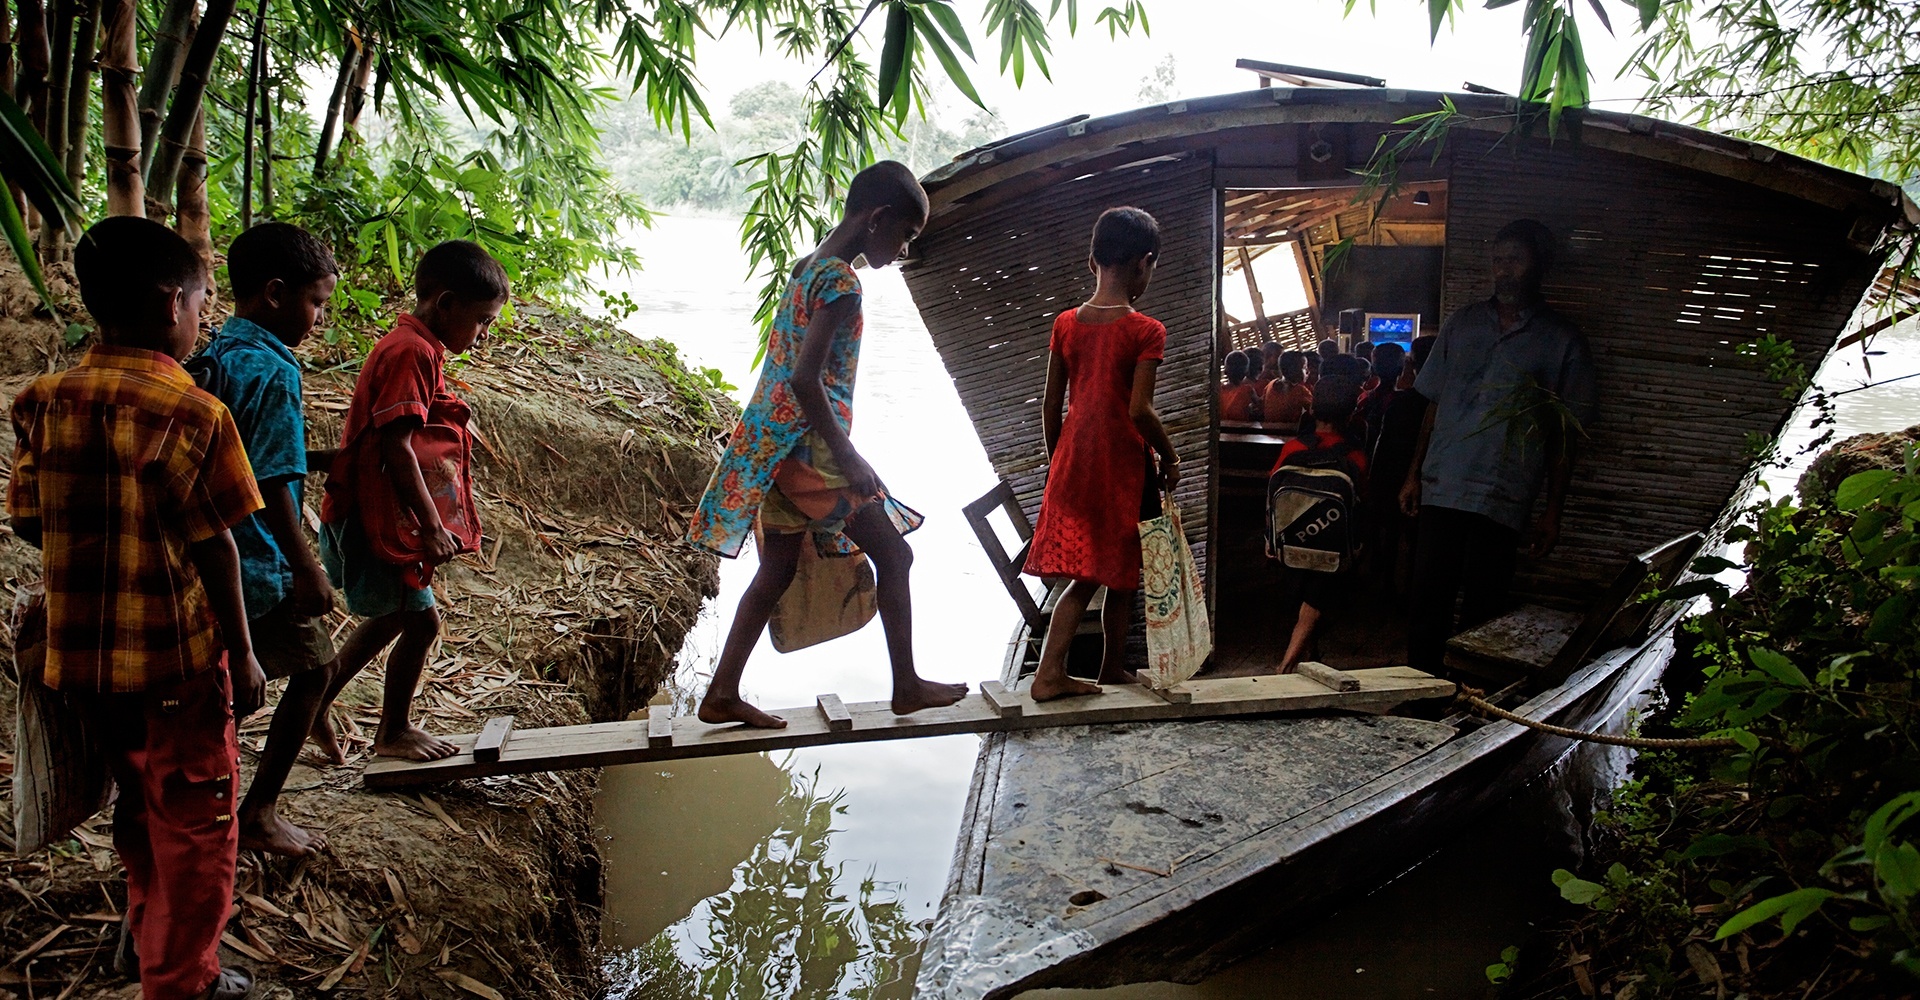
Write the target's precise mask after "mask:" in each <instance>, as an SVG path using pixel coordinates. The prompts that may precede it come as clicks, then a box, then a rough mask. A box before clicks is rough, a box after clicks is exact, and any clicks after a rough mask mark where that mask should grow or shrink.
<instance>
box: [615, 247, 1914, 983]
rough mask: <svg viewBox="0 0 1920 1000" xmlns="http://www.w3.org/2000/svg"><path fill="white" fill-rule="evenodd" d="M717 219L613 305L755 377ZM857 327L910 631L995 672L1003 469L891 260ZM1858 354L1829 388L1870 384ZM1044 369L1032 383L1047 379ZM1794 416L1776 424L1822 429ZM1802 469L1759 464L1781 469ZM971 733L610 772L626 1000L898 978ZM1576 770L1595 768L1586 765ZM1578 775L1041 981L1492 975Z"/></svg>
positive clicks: (691, 668) (938, 657) (940, 882)
mask: <svg viewBox="0 0 1920 1000" xmlns="http://www.w3.org/2000/svg"><path fill="white" fill-rule="evenodd" d="M735 233H736V227H735V223H734V221H733V220H729V219H703V218H666V219H662V220H661V221H660V222H659V224H658V226H657V227H656V228H655V229H653V230H652V231H643V232H640V233H637V234H636V235H635V238H634V243H635V246H636V248H637V250H638V251H639V253H640V254H641V256H642V257H643V258H644V259H645V260H646V261H647V268H646V270H645V271H643V272H640V273H637V274H634V275H630V276H616V277H614V278H612V279H610V280H609V282H608V283H607V287H608V288H609V289H612V290H625V291H627V292H628V293H629V294H630V295H632V297H633V299H634V300H635V301H636V302H637V303H639V304H640V311H639V312H638V313H636V314H635V315H634V316H632V317H631V318H629V319H628V320H627V321H626V323H625V325H626V326H627V328H628V329H630V330H632V331H633V332H634V333H636V334H638V335H641V336H647V337H661V338H665V339H667V340H670V341H672V342H673V343H675V344H676V345H678V347H679V349H680V351H681V354H682V356H683V357H684V358H686V359H687V360H688V361H689V362H691V363H693V364H695V365H698V366H704V367H712V368H717V369H719V370H720V371H721V372H723V373H724V374H725V376H726V378H727V380H728V381H730V382H731V383H733V384H734V385H736V386H739V387H740V389H739V390H738V392H737V393H736V395H737V396H738V397H739V398H742V399H744V398H745V396H746V394H747V392H748V391H749V390H750V389H751V386H752V383H753V375H754V371H753V369H752V360H753V355H754V328H753V324H752V321H751V316H752V313H753V309H754V293H755V287H754V286H753V285H751V284H749V283H747V282H745V281H743V280H741V278H740V275H741V274H742V273H743V262H744V257H743V255H742V254H741V252H740V250H739V245H738V240H737V237H736V235H735ZM862 279H863V281H864V283H865V289H866V312H867V337H866V342H865V345H864V348H863V353H862V356H861V371H860V383H859V391H858V396H857V398H856V405H855V414H856V418H855V425H854V440H855V442H856V443H857V444H858V445H859V447H860V449H861V451H862V453H863V454H865V455H866V456H867V457H868V459H869V460H870V461H872V462H873V464H874V466H875V467H876V468H877V469H878V470H879V471H880V473H881V475H882V476H883V477H884V478H885V479H886V481H887V483H888V485H889V487H890V489H891V490H892V492H893V493H894V494H895V495H896V496H899V497H900V498H901V499H903V500H904V501H905V502H906V503H908V504H909V505H911V506H913V507H915V508H916V509H918V510H920V511H922V512H923V513H926V514H927V515H928V519H927V524H926V526H925V527H924V528H922V529H921V530H920V531H919V532H918V533H916V534H915V535H913V536H912V539H911V540H912V542H913V545H914V550H915V553H916V556H917V560H916V563H915V566H914V573H915V581H916V582H915V600H916V607H915V611H916V615H917V618H916V622H915V632H916V648H917V650H918V655H919V656H920V658H921V671H922V673H924V674H926V675H929V676H933V677H937V678H941V679H948V680H966V681H973V682H977V681H980V680H984V679H987V678H989V677H993V676H996V675H997V673H998V671H999V664H1000V660H1001V655H1002V651H1003V649H1004V645H1005V642H1006V640H1007V638H1008V635H1009V634H1010V632H1011V630H1012V628H1013V623H1014V615H1013V609H1012V605H1011V602H1009V601H1008V599H1007V598H1006V596H1005V594H1004V592H1003V591H1002V590H1001V589H1000V587H999V585H998V583H997V582H996V581H995V580H994V579H993V577H992V575H991V572H990V571H989V570H988V568H987V564H986V560H985V558H984V557H983V556H982V555H981V553H980V551H979V546H978V543H977V542H976V541H975V540H974V539H973V537H972V533H971V532H970V531H969V530H968V529H967V527H966V524H965V522H964V521H963V520H962V519H961V517H960V506H961V505H962V504H964V503H966V502H967V501H969V500H971V499H973V498H974V497H977V496H979V495H980V494H982V493H984V492H985V491H986V490H987V489H988V488H990V487H991V486H992V485H993V482H994V477H993V475H992V472H991V469H990V468H989V466H988V464H987V460H986V456H985V454H984V453H983V452H982V451H981V448H980V445H979V443H978V441H977V440H976V439H975V438H974V436H973V433H972V429H971V427H970V425H969V424H968V422H967V419H966V415H965V412H964V411H963V410H962V409H961V407H960V403H959V400H958V398H957V397H956V396H955V394H954V391H953V387H952V384H951V382H949V381H948V379H947V378H946V375H945V373H944V371H943V370H942V368H941V365H940V360H939V357H938V355H937V354H935V352H934V350H933V345H932V342H931V340H930V339H929V338H928V336H927V333H926V330H925V328H924V327H923V326H922V325H921V323H920V320H919V317H918V314H917V313H916V311H915V310H914V308H913V303H912V300H911V298H910V297H909V296H908V294H907V291H906V287H905V284H904V283H903V282H902V280H901V278H900V276H899V274H898V272H896V271H892V270H888V271H882V272H873V271H864V272H862ZM1875 348H1876V349H1877V350H1880V351H1883V352H1885V353H1883V354H1881V355H1879V356H1875V357H1871V358H1868V359H1864V361H1865V364H1870V365H1871V368H1872V372H1871V375H1872V376H1873V377H1879V378H1886V377H1888V376H1892V375H1903V374H1907V373H1909V372H1920V334H1916V333H1915V332H1914V331H1913V330H1912V329H1911V328H1910V327H1909V328H1906V329H1902V330H1897V331H1895V332H1894V333H1893V334H1891V335H1888V336H1883V337H1882V338H1880V340H1879V341H1878V342H1877V343H1876V345H1875ZM1865 364H1863V359H1862V357H1861V356H1860V354H1859V352H1858V351H1854V352H1852V353H1851V354H1849V355H1848V356H1846V357H1843V358H1837V359H1835V361H1833V362H1831V363H1829V365H1828V366H1827V368H1826V369H1825V370H1824V371H1823V372H1822V374H1821V381H1822V383H1823V384H1825V385H1828V386H1829V387H1832V388H1848V387H1851V386H1854V385H1858V384H1860V383H1861V382H1862V381H1864V380H1865V379H1867V378H1868V377H1869V376H1868V373H1867V372H1866V371H1865ZM1038 389H1039V387H1038V386H1036V387H1035V391H1036V393H1037V392H1038ZM1840 398H1841V400H1842V405H1841V409H1840V433H1841V434H1842V435H1843V436H1844V435H1846V434H1851V433H1858V432H1861V431H1869V430H1872V431H1879V430H1892V429H1897V428H1901V427H1905V426H1908V425H1909V424H1911V423H1914V422H1916V421H1920V378H1916V379H1913V380H1909V381H1905V382H1899V383H1894V384H1890V385H1884V386H1880V387H1877V388H1872V389H1867V390H1864V391H1860V392H1854V393H1850V394H1848V395H1846V396H1843V397H1840ZM1812 436H1813V431H1812V430H1811V429H1810V428H1808V427H1806V426H1805V418H1804V417H1803V418H1802V421H1801V423H1800V424H1799V425H1797V426H1796V427H1795V428H1793V429H1792V430H1791V431H1790V432H1789V434H1788V436H1787V444H1788V447H1787V448H1785V449H1783V453H1784V454H1786V456H1787V459H1788V462H1789V464H1790V465H1793V466H1797V465H1799V464H1802V462H1803V461H1804V459H1797V458H1796V457H1795V454H1794V453H1795V450H1796V446H1797V445H1799V444H1801V443H1804V442H1805V441H1807V440H1809V439H1811V438H1812ZM1796 475H1797V471H1786V470H1783V471H1781V472H1779V473H1776V474H1774V475H1772V476H1771V477H1770V479H1771V482H1772V485H1774V487H1775V488H1776V489H1780V490H1785V489H1790V488H1791V484H1792V480H1793V478H1794V476H1796ZM753 568H754V559H753V553H752V551H751V550H749V551H748V552H747V553H746V554H745V555H744V556H743V557H742V558H741V559H739V560H735V561H731V562H727V563H725V564H724V565H723V566H722V568H721V594H720V596H719V597H718V598H717V599H716V600H715V601H713V602H711V604H710V606H709V608H708V609H707V611H706V612H705V614H704V615H703V616H702V618H701V620H700V622H699V624H698V625H697V626H696V628H695V629H694V632H693V634H692V635H690V636H689V637H688V640H687V645H686V648H685V649H684V650H683V651H682V654H681V661H680V674H679V677H678V687H679V688H680V696H681V697H682V698H686V697H689V696H690V695H691V694H692V693H695V692H697V691H698V690H700V689H701V688H702V687H703V686H704V675H705V674H706V672H708V671H709V670H710V669H711V667H712V662H713V659H714V657H715V656H716V655H717V653H718V651H719V646H720V640H721V635H722V630H723V629H724V628H725V627H726V625H727V624H728V622H729V621H730V620H731V616H732V612H733V606H734V604H735V602H736V601H737V600H738V596H739V594H740V592H741V590H742V589H743V588H744V587H745V585H746V582H747V580H748V579H749V578H751V576H752V573H753ZM745 687H746V690H747V693H748V695H749V696H750V697H753V698H756V699H759V700H760V701H761V702H762V703H763V704H769V705H805V704H810V703H811V701H812V699H813V696H814V695H816V694H819V693H822V692H834V693H837V694H839V695H840V696H841V697H842V698H843V699H846V700H862V701H864V700H879V699H882V698H884V697H886V693H887V675H886V656H885V650H884V647H883V644H882V636H881V632H880V628H879V625H878V623H875V624H873V625H871V626H869V627H868V628H867V629H865V630H863V631H862V632H860V633H858V634H856V635H854V636H851V637H848V638H845V639H842V640H839V641H836V642H833V643H829V644H826V645H824V646H821V647H815V648H813V649H809V650H803V651H801V652H798V653H793V654H787V655H780V654H778V653H775V652H774V651H773V649H772V648H771V646H770V645H768V644H767V643H766V642H765V641H762V643H761V646H760V648H759V649H758V650H756V651H755V653H754V658H753V660H752V662H751V663H750V664H749V666H748V669H747V675H746V679H745ZM978 746H979V740H978V738H977V737H972V736H957V737H946V738H941V739H930V740H914V741H902V742H898V743H879V744H867V745H861V746H844V747H827V748H818V749H812V750H803V751H796V752H793V753H790V754H783V755H779V756H778V757H775V758H768V757H764V756H756V757H735V758H719V759H714V760H708V761H693V762H687V763H682V764H675V765H672V766H657V765H636V766H632V767H624V768H612V769H609V770H608V771H607V772H606V775H605V777H604V779H603V781H602V792H601V800H600V807H599V814H600V821H601V824H602V828H603V833H604V836H605V838H606V842H605V843H604V844H603V848H604V854H605V857H606V862H607V873H608V874H607V890H608V898H607V907H608V908H607V914H606V915H607V918H608V920H607V926H606V934H607V943H608V945H609V946H610V952H611V957H610V958H609V960H608V972H609V973H610V977H611V978H612V980H613V982H614V984H615V988H614V992H613V995H614V996H615V997H633V998H635V1000H642V998H645V1000H652V998H680V997H686V998H694V997H711V996H724V995H744V996H772V997H786V996H801V995H804V996H860V997H904V996H907V995H908V994H909V993H910V992H911V989H910V984H911V979H912V973H913V969H914V967H915V966H916V964H917V957H916V948H917V937H918V935H919V933H920V932H921V927H922V926H923V924H924V922H925V921H927V920H929V919H931V918H932V916H933V914H934V908H935V906H936V905H937V903H938V900H939V896H940V893H941V891H942V889H943V888H944V886H945V882H946V873H947V866H948V862H949V860H950V857H951V852H952V850H953V843H954V837H955V835H956V833H957V830H958V826H959V821H960V813H961V809H962V807H963V806H964V804H965V800H966V793H967V783H968V779H969V777H970V775H971V772H972V767H973V760H974V754H975V753H976V751H977V749H978ZM1570 766H1571V767H1572V768H1573V773H1575V774H1576V775H1586V776H1589V777H1590V776H1591V775H1593V774H1596V773H1600V774H1604V773H1606V772H1608V771H1610V770H1611V768H1610V767H1608V766H1595V765H1593V764H1590V763H1584V762H1575V763H1574V764H1572V765H1570ZM1579 784H1581V782H1579V781H1571V782H1570V781H1560V782H1557V783H1556V782H1544V783H1542V785H1541V786H1540V787H1539V788H1538V789H1536V790H1535V792H1534V793H1533V794H1530V795H1526V796H1523V797H1522V799H1521V800H1520V801H1518V802H1516V803H1514V804H1513V805H1512V806H1510V807H1509V808H1508V809H1507V810H1505V811H1504V812H1503V813H1502V814H1501V815H1499V816H1496V817H1493V818H1491V819H1490V820H1489V821H1488V823H1487V824H1486V830H1485V832H1484V833H1481V834H1478V835H1476V836H1474V837H1471V838H1468V839H1467V841H1466V842H1463V843H1456V844H1434V845H1431V846H1432V848H1433V850H1434V854H1433V856H1432V857H1431V858H1430V860H1429V861H1428V862H1427V863H1425V864H1423V865H1422V866H1420V867H1419V868H1417V869H1415V870H1414V871H1413V872H1411V873H1409V874H1408V875H1407V876H1405V877H1403V878H1401V879H1400V880H1398V881H1396V882H1395V883H1393V884H1392V885H1389V886H1387V887H1386V888H1384V889H1382V890H1380V891H1379V892H1377V893H1374V894H1372V895H1370V896H1368V897H1366V898H1364V899H1359V900H1356V901H1355V902H1353V903H1352V904H1350V905H1349V906H1347V907H1346V908H1345V909H1344V910H1343V911H1342V912H1340V913H1336V914H1333V915H1332V916H1330V917H1328V918H1327V919H1325V920H1323V921H1320V922H1318V923H1317V924H1316V925H1315V926H1314V927H1312V928H1310V929H1309V930H1307V931H1305V932H1304V933H1302V934H1299V935H1297V936H1294V937H1291V938H1289V939H1288V940H1286V941H1285V942H1282V943H1280V944H1278V945H1276V947H1275V948H1274V949H1273V950H1272V951H1270V952H1268V953H1266V954H1264V955H1260V956H1256V957H1254V958H1252V959H1249V960H1248V961H1246V962H1244V963H1242V964H1240V965H1239V966H1236V967H1234V968H1232V969H1228V970H1226V971H1224V972H1222V973H1220V974H1218V975H1216V976H1215V977H1213V978H1212V979H1211V980H1209V981H1207V982H1205V983H1201V984H1197V985H1191V986H1186V985H1175V984H1168V983H1153V984H1142V985H1138V986H1131V987H1124V988H1120V989H1116V990H1106V991H1097V992H1096V991H1069V990H1054V991H1044V992H1042V993H1036V994H1032V995H1033V996H1045V997H1049V998H1061V997H1080V996H1099V997H1101V998H1103V1000H1122V998H1124V1000H1135V998H1138V1000H1149V998H1151V1000H1159V998H1196V1000H1197V998H1214V997H1221V998H1224V997H1249V996H1258V997H1277V998H1278V997H1284V998H1295V997H1299V998H1307V997H1324V996H1341V997H1352V998H1380V1000H1386V998H1409V1000H1412V998H1421V1000H1425V998H1446V997H1480V996H1484V995H1486V992H1487V981H1486V979H1485V976H1484V972H1483V970H1484V968H1485V966H1486V965H1487V964H1488V963H1490V962H1493V961H1495V960H1496V959H1497V957H1498V955H1499V952H1500V950H1501V948H1503V947H1505V946H1507V945H1511V944H1517V943H1519V942H1521V941H1522V940H1524V939H1525V938H1526V937H1527V936H1528V935H1529V934H1530V933H1531V927H1532V924H1533V923H1534V922H1537V921H1540V920H1542V919H1549V918H1551V915H1552V913H1553V912H1554V911H1553V906H1554V902H1555V900H1554V897H1553V894H1552V891H1551V887H1550V885H1548V884H1547V883H1546V881H1545V878H1544V873H1545V872H1547V871H1550V870H1551V869H1552V868H1553V867H1554V866H1556V865H1558V864H1562V863H1564V857H1565V852H1566V851H1567V850H1568V849H1569V845H1571V844H1572V842H1573V840H1574V838H1573V837H1572V835H1571V833H1570V830H1571V829H1572V828H1573V825H1574V824H1573V816H1574V814H1575V813H1577V812H1580V811H1581V809H1580V804H1579V803H1578V802H1575V801H1573V800H1574V799H1577V798H1579V796H1578V795H1569V793H1568V788H1569V787H1570V786H1574V785H1579Z"/></svg>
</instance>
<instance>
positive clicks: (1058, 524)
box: [1025, 310, 1167, 590]
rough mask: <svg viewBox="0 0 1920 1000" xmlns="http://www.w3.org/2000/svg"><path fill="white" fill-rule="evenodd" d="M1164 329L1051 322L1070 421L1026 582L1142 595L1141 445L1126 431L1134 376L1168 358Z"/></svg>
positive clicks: (1055, 459) (1073, 316) (1132, 318)
mask: <svg viewBox="0 0 1920 1000" xmlns="http://www.w3.org/2000/svg"><path fill="white" fill-rule="evenodd" d="M1166 348H1167V328H1166V327H1165V326H1162V325H1161V323H1160V321H1159V320H1157V319H1153V318H1151V317H1149V316H1144V315H1142V314H1140V313H1137V312H1134V313H1128V314H1126V315H1125V316H1122V317H1121V318H1119V319H1117V320H1114V321H1112V322H1109V323H1086V322H1082V321H1081V320H1080V318H1079V315H1078V311H1077V310H1068V311H1067V312H1063V313H1061V314H1060V316H1059V318H1057V319H1055V320H1054V321H1053V340H1052V342H1051V343H1050V344H1049V345H1048V349H1049V350H1050V351H1052V352H1053V354H1054V355H1055V356H1057V357H1059V358H1060V359H1061V360H1062V361H1064V362H1065V363H1066V366H1067V414H1066V419H1065V421H1064V422H1063V424H1062V426H1061V428H1060V442H1059V445H1058V446H1057V447H1056V448H1054V451H1053V456H1052V461H1051V463H1050V464H1049V465H1048V467H1047V492H1046V496H1045V498H1044V499H1042V500H1041V502H1040V521H1039V523H1038V524H1036V525H1035V526H1034V529H1033V546H1032V548H1031V549H1029V550H1028V552H1027V562H1026V568H1025V572H1026V573H1027V574H1028V575H1029V576H1041V577H1053V578H1059V577H1065V578H1067V579H1072V580H1087V581H1091V582H1093V583H1098V584H1100V585H1102V586H1105V587H1111V588H1113V589H1114V590H1138V589H1140V501H1141V497H1142V495H1143V494H1144V493H1145V492H1146V486H1147V466H1148V461H1149V459H1148V454H1147V442H1146V439H1145V438H1143V437H1141V436H1140V432H1139V431H1138V430H1136V429H1135V428H1134V426H1133V417H1132V414H1131V413H1130V408H1131V405H1132V402H1133V370H1134V368H1135V367H1137V366H1138V365H1139V364H1140V362H1143V361H1158V360H1160V359H1161V358H1163V357H1165V356H1166Z"/></svg>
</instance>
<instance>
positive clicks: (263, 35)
mask: <svg viewBox="0 0 1920 1000" xmlns="http://www.w3.org/2000/svg"><path fill="white" fill-rule="evenodd" d="M266 45H267V0H259V2H258V3H257V4H256V5H255V6H254V10H253V54H252V56H251V57H250V59H249V60H248V62H247V117H246V124H245V125H244V126H243V127H242V130H243V133H244V134H243V136H242V138H241V140H240V144H241V154H240V155H241V165H240V228H241V229H243V230H245V229H251V228H253V134H254V130H255V129H256V128H257V127H258V126H259V124H260V72H261V71H262V70H264V69H265V68H266V65H267V58H266V57H267V54H266Z"/></svg>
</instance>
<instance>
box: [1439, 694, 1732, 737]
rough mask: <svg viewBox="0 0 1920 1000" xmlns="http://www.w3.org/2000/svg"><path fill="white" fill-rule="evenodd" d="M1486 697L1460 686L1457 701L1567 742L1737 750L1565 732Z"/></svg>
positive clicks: (1566, 729)
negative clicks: (1562, 738)
mask: <svg viewBox="0 0 1920 1000" xmlns="http://www.w3.org/2000/svg"><path fill="white" fill-rule="evenodd" d="M1485 694H1486V692H1485V691H1481V690H1479V689H1478V688H1470V687H1467V686H1466V685H1464V684H1462V685H1460V700H1461V701H1463V702H1466V703H1467V705H1468V706H1470V707H1471V708H1473V709H1474V710H1475V711H1478V712H1481V713H1483V714H1486V715H1491V716H1493V717H1494V718H1496V719H1505V720H1506V721H1508V722H1511V723H1514V724H1516V725H1521V726H1525V727H1527V728H1528V729H1535V730H1539V731H1540V732H1543V733H1548V734H1551V735H1554V736H1561V737H1565V738H1567V739H1570V740H1580V741H1582V742H1586V743H1601V744H1605V745H1607V746H1610V747H1628V748H1631V749H1634V750H1735V749H1738V748H1739V747H1740V744H1739V742H1738V741H1736V740H1730V739H1690V740H1667V739H1654V738H1652V737H1646V736H1615V735H1613V734H1611V733H1589V732H1583V731H1581V730H1578V729H1568V728H1566V727H1565V726H1556V725H1553V724H1551V723H1547V722H1537V721H1535V720H1533V719H1529V718H1527V717H1526V716H1524V715H1515V714H1513V713H1512V712H1509V711H1507V710H1506V709H1504V708H1501V707H1500V706H1498V705H1495V704H1494V703H1492V702H1490V701H1488V700H1487V699H1486V698H1485V697H1483V696H1484V695H1485Z"/></svg>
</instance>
